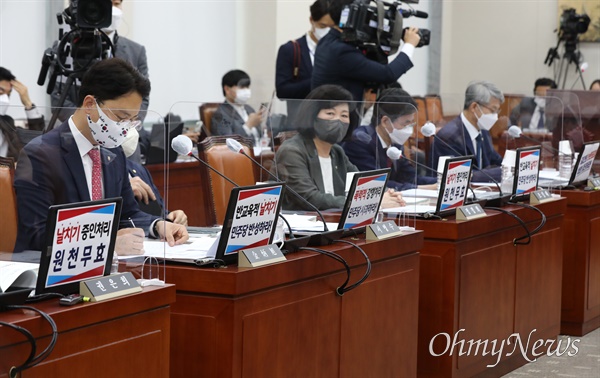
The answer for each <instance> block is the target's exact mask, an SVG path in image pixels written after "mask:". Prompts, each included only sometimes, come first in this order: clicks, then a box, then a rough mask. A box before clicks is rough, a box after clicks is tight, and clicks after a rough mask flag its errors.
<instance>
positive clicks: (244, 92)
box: [235, 88, 252, 105]
mask: <svg viewBox="0 0 600 378" xmlns="http://www.w3.org/2000/svg"><path fill="white" fill-rule="evenodd" d="M250 96H252V92H251V91H250V88H237V89H236V90H235V103H236V104H240V105H244V104H246V103H247V102H248V100H250Z"/></svg>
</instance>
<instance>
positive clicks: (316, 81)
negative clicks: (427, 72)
mask: <svg viewBox="0 0 600 378" xmlns="http://www.w3.org/2000/svg"><path fill="white" fill-rule="evenodd" d="M341 36H342V34H341V33H340V32H339V31H338V30H335V29H333V28H332V29H331V30H329V33H327V34H326V35H325V36H324V37H323V38H321V39H320V40H319V43H318V44H317V50H316V52H315V65H314V67H313V75H312V88H313V89H314V88H316V87H318V86H320V85H323V84H338V85H341V86H342V87H344V88H346V89H347V90H349V91H350V92H351V93H352V97H353V98H354V100H355V101H362V99H363V92H364V90H365V83H378V84H390V83H393V82H394V81H396V80H398V78H399V77H400V76H402V75H403V74H404V73H405V72H406V71H408V70H409V69H410V68H411V67H412V66H413V64H412V62H411V61H410V59H409V57H408V55H406V54H405V53H402V52H401V53H400V54H398V56H397V57H396V58H395V59H394V60H393V61H391V62H390V63H389V64H382V63H379V62H376V61H374V60H371V59H369V58H367V57H366V56H365V55H364V54H363V53H362V52H361V51H360V50H359V49H358V48H357V47H356V46H353V45H351V44H349V43H346V42H343V41H342V38H341Z"/></svg>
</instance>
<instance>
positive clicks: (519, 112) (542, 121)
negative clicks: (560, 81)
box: [510, 77, 557, 131]
mask: <svg viewBox="0 0 600 378" xmlns="http://www.w3.org/2000/svg"><path fill="white" fill-rule="evenodd" d="M556 88H557V86H556V83H555V82H554V80H552V79H548V78H545V77H544V78H541V79H537V80H536V81H535V85H534V87H533V94H534V96H535V97H525V98H524V99H523V100H521V103H520V104H519V105H517V106H515V107H514V109H513V110H512V112H511V113H510V122H511V125H517V126H519V127H521V128H523V129H529V130H540V131H541V130H544V129H550V126H551V124H552V122H546V115H545V110H546V98H545V97H546V92H547V91H548V89H556Z"/></svg>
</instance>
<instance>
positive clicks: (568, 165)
mask: <svg viewBox="0 0 600 378" xmlns="http://www.w3.org/2000/svg"><path fill="white" fill-rule="evenodd" d="M572 169H573V149H572V148H571V141H569V140H561V141H560V142H559V144H558V175H559V177H561V178H564V179H569V178H570V177H571V170H572Z"/></svg>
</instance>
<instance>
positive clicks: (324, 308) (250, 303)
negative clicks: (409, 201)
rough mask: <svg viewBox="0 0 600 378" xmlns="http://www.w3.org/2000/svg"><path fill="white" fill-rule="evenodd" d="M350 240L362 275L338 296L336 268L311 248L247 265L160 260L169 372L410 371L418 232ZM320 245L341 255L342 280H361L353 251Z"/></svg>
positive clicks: (264, 374) (241, 374)
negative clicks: (170, 293)
mask: <svg viewBox="0 0 600 378" xmlns="http://www.w3.org/2000/svg"><path fill="white" fill-rule="evenodd" d="M356 242H357V243H358V244H359V245H360V246H361V247H362V248H363V249H364V250H365V252H366V253H367V254H368V255H369V256H370V259H371V261H372V263H373V266H372V271H371V275H370V277H369V278H368V279H367V281H365V282H364V283H363V284H362V285H361V286H359V287H358V288H356V289H355V290H352V291H350V292H348V293H346V294H344V295H343V296H342V297H340V296H338V295H337V294H336V293H335V292H334V291H335V289H336V288H337V287H338V286H339V285H341V284H342V283H343V281H344V279H345V276H346V274H345V270H344V269H343V267H342V265H341V264H340V263H339V262H337V261H335V260H332V259H330V258H327V257H325V256H323V255H319V254H315V253H312V252H297V253H294V254H290V255H288V261H286V262H282V263H278V264H273V265H269V266H265V267H260V268H255V269H244V268H238V267H236V266H229V267H227V268H224V269H200V268H196V267H191V266H182V265H179V266H175V265H168V266H167V268H166V276H167V282H170V283H175V284H176V285H177V301H176V303H175V304H174V305H173V307H172V311H171V331H172V332H171V377H199V376H202V377H290V376H296V377H349V376H355V377H364V376H371V377H411V376H412V377H414V376H416V361H417V360H416V359H417V355H416V353H417V351H416V349H415V345H416V343H417V323H418V317H417V306H418V292H419V286H418V270H419V254H418V253H417V252H416V251H418V250H419V249H420V248H421V247H422V244H423V233H422V232H413V233H409V234H407V235H405V236H400V237H396V238H391V239H388V240H384V241H377V242H366V241H364V240H359V241H356ZM325 248H326V249H328V250H333V251H336V252H338V253H340V254H341V255H342V256H343V257H344V258H345V259H346V261H348V263H349V265H350V266H351V268H352V276H351V283H353V282H356V280H358V279H359V278H360V277H362V274H363V273H364V269H365V262H364V258H363V256H362V255H361V254H360V252H359V251H357V250H355V249H354V248H352V247H350V246H348V245H346V244H342V243H336V244H335V245H333V246H329V247H325Z"/></svg>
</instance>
